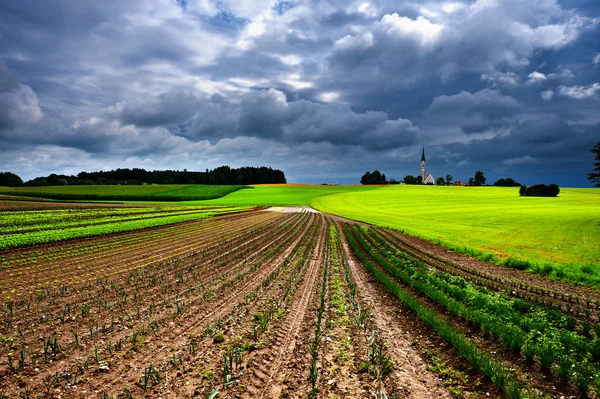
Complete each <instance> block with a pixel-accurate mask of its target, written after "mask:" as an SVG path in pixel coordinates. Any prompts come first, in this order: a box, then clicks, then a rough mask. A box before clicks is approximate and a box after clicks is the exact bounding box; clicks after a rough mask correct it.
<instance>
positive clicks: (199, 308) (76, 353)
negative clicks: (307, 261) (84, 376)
mask: <svg viewBox="0 0 600 399" xmlns="http://www.w3.org/2000/svg"><path fill="white" fill-rule="evenodd" d="M287 219H289V220H290V221H294V220H295V217H288V218H287ZM296 219H297V218H296ZM275 243H277V238H276V237H275V238H273V239H271V240H269V242H267V243H264V245H261V246H260V249H258V250H257V251H255V252H254V253H256V252H265V251H266V249H267V247H269V246H271V245H274V244H275ZM252 257H253V255H252V254H250V255H249V256H248V257H245V258H244V259H243V260H241V261H236V264H237V263H239V265H245V263H246V260H247V258H252ZM227 269H235V267H233V268H232V264H231V263H230V264H228V265H225V264H224V265H221V266H219V267H217V268H216V269H213V270H212V271H213V272H216V271H217V270H227ZM207 283H208V279H207V280H206V282H205V284H207ZM215 284H217V285H218V284H219V282H218V281H217V282H216V283H215ZM182 288H183V287H182ZM213 289H215V290H216V286H214V288H213ZM231 290H232V289H229V290H228V291H231ZM228 291H225V292H224V295H223V296H224V297H225V298H226V297H227V294H228ZM179 294H181V292H180V293H179ZM150 299H151V298H150ZM150 299H149V300H148V301H147V302H148V303H150V302H151V303H156V302H155V300H156V299H152V300H150ZM221 303H230V302H225V301H222V302H221ZM188 305H189V306H192V305H193V302H190V303H189V304H188ZM216 305H218V304H217V303H216V302H215V301H212V302H209V303H208V304H203V303H198V304H197V305H195V306H194V307H191V308H189V309H186V317H187V314H191V315H193V316H192V317H191V318H190V320H189V321H190V322H191V321H193V320H194V319H195V317H196V315H197V314H202V313H203V311H204V310H208V309H210V308H213V307H214V306H216ZM171 312H173V310H171ZM144 313H145V311H144ZM163 313H164V312H163ZM166 313H169V312H168V311H166ZM166 313H165V314H164V322H163V318H161V317H159V314H157V315H155V316H153V317H154V318H155V319H157V318H158V320H159V321H160V322H161V324H164V325H168V324H169V323H168V322H169V319H168V317H169V316H168V314H166ZM109 316H110V315H109ZM109 316H107V317H109ZM170 324H171V326H174V325H175V324H176V323H173V322H172V323H170ZM181 325H182V328H181V329H180V330H181V331H183V332H185V331H186V330H190V331H193V329H192V328H191V327H190V324H189V323H183V322H182V323H181ZM163 328H164V327H163ZM171 328H173V327H171ZM40 332H41V331H39V330H38V333H40ZM67 332H68V331H67ZM130 333H131V330H130V331H129V332H128V331H127V328H125V329H124V330H123V329H122V328H119V329H118V331H115V332H114V333H111V334H110V336H107V337H104V339H101V340H100V341H99V342H98V344H99V345H100V348H103V345H104V342H106V341H104V340H106V339H108V340H110V341H112V342H116V341H117V340H118V339H119V338H123V341H124V342H128V336H129V335H130ZM169 335H170V332H169V333H167V334H162V330H161V336H160V338H159V337H158V336H154V335H152V334H151V335H149V336H148V338H147V342H146V343H145V346H146V347H150V346H152V345H156V344H157V342H161V341H162V342H171V340H170V339H168V337H169ZM157 338H158V340H157ZM165 340H166V341H165ZM61 341H62V342H63V344H64V340H62V339H61ZM96 341H97V340H96ZM86 344H87V345H86V346H85V347H84V346H81V347H77V349H76V350H72V349H71V350H69V360H76V363H80V362H82V361H83V359H85V358H87V357H88V354H89V353H90V346H91V347H92V348H93V344H94V342H90V343H89V344H88V343H87V342H86ZM86 348H87V349H86ZM162 349H164V346H163V347H162ZM144 352H146V351H145V350H144ZM82 356H83V358H82ZM151 357H152V355H151ZM154 360H156V357H154ZM90 363H92V360H90ZM130 364H131V363H127V365H126V367H129V366H128V365H130ZM64 367H65V362H64V361H60V362H55V363H54V364H53V365H48V364H46V365H45V367H44V371H45V372H51V373H53V372H60V371H61V370H64ZM110 367H111V368H113V363H112V362H111V364H110ZM39 378H41V376H39ZM32 381H33V380H32Z"/></svg>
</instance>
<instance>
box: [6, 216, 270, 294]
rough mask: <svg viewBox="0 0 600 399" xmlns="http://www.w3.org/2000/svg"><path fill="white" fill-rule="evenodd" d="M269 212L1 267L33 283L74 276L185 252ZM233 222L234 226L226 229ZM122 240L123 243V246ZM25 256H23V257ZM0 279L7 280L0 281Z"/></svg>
mask: <svg viewBox="0 0 600 399" xmlns="http://www.w3.org/2000/svg"><path fill="white" fill-rule="evenodd" d="M269 216H271V215H261V216H260V217H256V216H254V217H247V218H243V219H241V220H231V219H229V218H226V219H223V220H222V221H215V222H214V223H206V222H204V223H195V224H188V225H187V226H186V227H190V226H191V227H192V228H191V229H190V228H184V229H182V231H181V232H177V233H176V234H173V235H171V236H164V235H162V234H161V235H160V236H159V237H153V234H150V233H151V232H137V233H133V234H131V233H130V234H129V235H128V236H126V237H123V240H119V242H121V244H122V245H115V244H114V243H113V244H112V245H100V246H99V247H100V249H101V250H100V251H93V252H92V253H85V252H82V253H81V254H71V256H70V257H68V258H59V259H52V260H46V259H43V258H42V259H38V260H41V262H37V261H35V262H31V263H25V262H21V263H20V264H12V265H10V266H5V267H4V270H5V271H6V272H7V273H9V276H11V277H12V276H14V277H15V278H19V279H24V278H27V280H29V281H32V282H34V283H40V282H39V281H36V280H37V278H38V277H41V279H42V282H43V281H47V280H46V279H48V278H49V277H55V279H57V278H60V277H61V274H63V273H64V276H75V277H76V276H78V275H80V274H81V272H78V270H82V271H86V272H87V273H91V272H93V271H94V270H96V269H98V268H100V270H102V271H105V272H106V271H108V269H107V268H110V269H115V270H119V267H117V266H120V267H124V266H125V265H126V264H131V262H136V258H139V259H140V260H141V261H142V262H143V261H144V260H147V262H146V263H150V261H155V260H156V259H152V258H153V257H155V256H154V255H153V254H154V253H158V254H157V255H156V256H158V257H164V255H166V256H171V257H172V256H175V255H177V254H178V253H185V252H186V250H187V249H189V248H196V247H197V246H198V244H197V242H198V241H197V240H203V242H204V243H210V242H211V241H213V242H215V241H218V240H219V239H223V238H226V237H227V236H228V235H231V234H236V233H237V232H238V231H243V230H244V229H246V228H248V227H251V226H253V225H255V224H256V223H260V221H261V220H263V219H264V218H265V217H269ZM271 217H272V216H271ZM234 226H235V227H236V229H229V228H231V227H234ZM169 230H171V229H169ZM213 230H214V231H213ZM217 231H223V233H222V234H221V236H217V235H216V234H215V233H216V232H217ZM132 237H133V238H134V239H133V240H132V239H131V238H132ZM206 238H209V240H208V241H206V240H205V239H206ZM96 241H98V240H96ZM109 241H113V240H109ZM123 244H127V246H125V245H123ZM134 245H135V246H134ZM65 252H68V251H65ZM26 259H27V258H25V259H23V260H26ZM115 260H118V261H119V262H118V263H114V261H115ZM113 263H114V264H113ZM81 264H86V268H85V269H81V268H80V267H79V266H80V265H81ZM21 282H22V283H23V280H21ZM2 283H9V284H10V281H9V282H4V281H2ZM60 283H61V284H67V283H68V282H67V281H62V280H61V282H60Z"/></svg>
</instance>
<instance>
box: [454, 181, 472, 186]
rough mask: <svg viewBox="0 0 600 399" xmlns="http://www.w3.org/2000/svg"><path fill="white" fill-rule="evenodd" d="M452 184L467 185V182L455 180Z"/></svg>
mask: <svg viewBox="0 0 600 399" xmlns="http://www.w3.org/2000/svg"><path fill="white" fill-rule="evenodd" d="M453 184H454V185H455V186H468V185H469V183H467V182H464V181H460V180H456V181H455V182H454V183H453Z"/></svg>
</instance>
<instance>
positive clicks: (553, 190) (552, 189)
mask: <svg viewBox="0 0 600 399" xmlns="http://www.w3.org/2000/svg"><path fill="white" fill-rule="evenodd" d="M559 193H560V187H558V184H551V185H550V186H548V195H549V196H550V197H556V196H557V195H558V194H559Z"/></svg>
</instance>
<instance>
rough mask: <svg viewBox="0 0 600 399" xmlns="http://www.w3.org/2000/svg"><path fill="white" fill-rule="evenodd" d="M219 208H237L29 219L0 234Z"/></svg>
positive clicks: (0, 230)
mask: <svg viewBox="0 0 600 399" xmlns="http://www.w3.org/2000/svg"><path fill="white" fill-rule="evenodd" d="M215 210H219V211H220V212H227V211H236V210H238V208H229V209H224V208H217V209H193V208H187V209H186V208H183V209H166V210H165V209H160V210H158V211H157V212H148V211H146V212H132V213H121V214H117V215H93V216H90V217H74V218H64V219H63V218H56V220H48V221H46V220H44V221H33V220H30V223H23V224H19V223H17V224H13V225H9V226H2V227H0V233H2V234H22V233H29V232H34V231H40V230H57V229H64V228H71V227H82V226H92V225H99V224H105V223H117V222H125V221H129V220H138V219H150V218H155V217H161V216H176V215H186V214H191V213H202V212H206V211H215Z"/></svg>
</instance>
